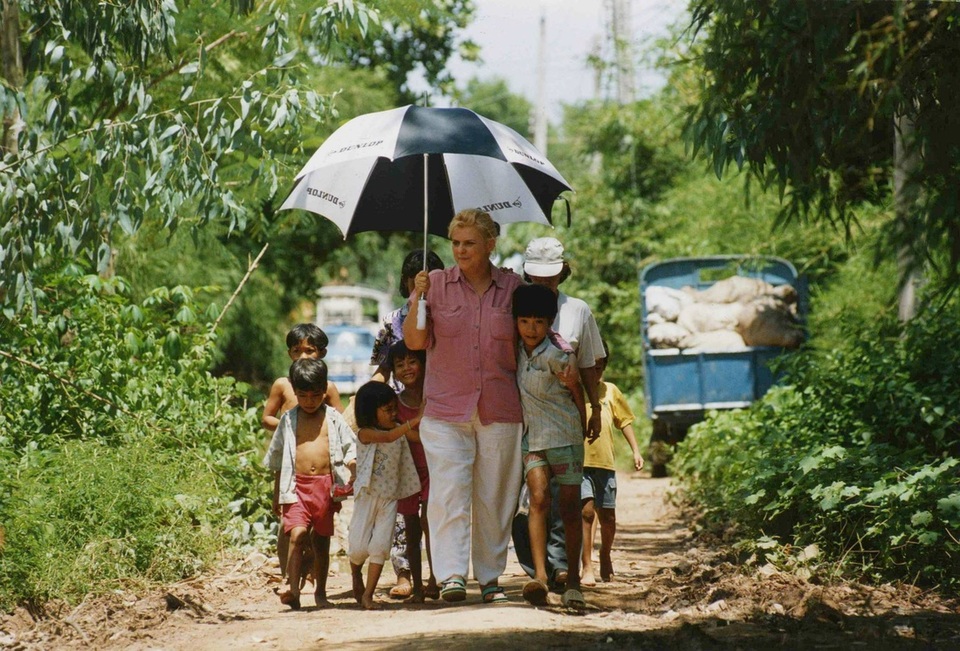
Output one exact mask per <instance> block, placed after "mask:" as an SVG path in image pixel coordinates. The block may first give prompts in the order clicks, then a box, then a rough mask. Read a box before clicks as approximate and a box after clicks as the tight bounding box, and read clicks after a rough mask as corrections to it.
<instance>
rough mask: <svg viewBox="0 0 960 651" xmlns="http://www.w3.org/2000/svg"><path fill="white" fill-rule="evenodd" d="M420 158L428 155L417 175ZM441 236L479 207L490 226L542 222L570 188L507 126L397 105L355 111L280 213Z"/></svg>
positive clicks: (463, 113) (344, 227)
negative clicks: (457, 216) (300, 212)
mask: <svg viewBox="0 0 960 651" xmlns="http://www.w3.org/2000/svg"><path fill="white" fill-rule="evenodd" d="M424 155H426V156H427V159H428V171H427V178H426V179H424V169H423V167H424V163H423V159H424ZM425 181H426V182H427V187H426V189H427V192H428V201H429V211H428V220H427V230H428V232H430V233H433V234H435V235H440V236H444V237H445V236H446V235H447V226H448V224H449V222H450V220H451V219H452V218H453V216H454V215H455V214H456V213H457V212H459V211H460V210H463V209H466V208H479V209H481V210H484V211H486V212H488V213H490V215H491V216H492V217H493V219H494V220H496V221H497V222H498V223H501V224H506V223H511V222H518V221H535V222H540V223H543V224H549V223H550V210H551V207H552V205H553V202H554V200H555V199H556V198H557V197H558V196H559V195H560V193H562V192H564V191H566V190H570V189H571V188H570V186H569V184H567V182H566V180H565V179H564V178H563V177H562V176H561V175H560V173H559V172H558V171H557V170H556V168H554V166H553V165H552V164H551V163H550V162H549V161H548V160H547V159H546V158H545V157H544V156H543V155H542V154H540V152H539V151H538V150H537V149H536V148H535V147H534V146H533V145H531V144H530V143H529V142H527V141H526V140H525V139H524V138H523V137H522V136H521V135H520V134H518V133H517V132H516V131H514V130H513V129H510V128H509V127H506V126H504V125H502V124H500V123H499V122H494V121H492V120H488V119H486V118H484V117H482V116H479V115H477V114H476V113H474V112H473V111H471V110H469V109H464V108H421V107H417V106H405V107H401V108H397V109H392V110H389V111H381V112H379V113H371V114H367V115H362V116H359V117H356V118H354V119H352V120H350V121H348V122H347V123H346V124H344V125H343V126H342V127H340V128H339V129H337V130H336V131H335V132H334V133H333V134H331V135H330V137H329V138H327V140H326V141H325V142H324V143H323V145H321V147H320V148H319V149H318V150H317V152H316V153H315V154H314V155H313V156H312V157H311V158H310V160H309V161H308V162H307V164H306V165H305V166H304V167H303V169H302V170H301V171H300V173H299V174H298V175H297V181H296V183H295V185H294V188H293V190H292V191H291V192H290V195H289V196H288V197H287V199H286V201H284V203H283V205H281V207H280V208H281V209H290V208H302V209H304V210H309V211H311V212H315V213H318V214H320V215H323V216H324V217H326V218H327V219H329V220H330V221H332V222H334V223H335V224H336V225H337V227H339V229H340V231H341V232H342V233H343V235H344V237H346V236H347V235H349V234H350V233H358V232H362V231H422V230H423V229H424V205H423V203H424V199H423V196H424V182H425Z"/></svg>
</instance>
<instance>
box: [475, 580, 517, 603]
mask: <svg viewBox="0 0 960 651" xmlns="http://www.w3.org/2000/svg"><path fill="white" fill-rule="evenodd" d="M480 596H481V597H483V603H485V604H492V605H494V606H502V605H504V604H508V603H510V600H509V599H507V595H506V593H504V591H503V588H501V587H500V586H498V585H488V586H487V587H486V588H483V589H482V590H481V591H480Z"/></svg>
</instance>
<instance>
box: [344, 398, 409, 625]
mask: <svg viewBox="0 0 960 651" xmlns="http://www.w3.org/2000/svg"><path fill="white" fill-rule="evenodd" d="M355 401H356V402H355V404H356V415H357V425H359V427H360V431H359V432H357V438H358V439H359V441H360V443H359V444H358V445H357V479H356V481H355V482H354V490H355V491H356V498H355V500H354V507H353V517H352V518H351V520H350V534H349V536H348V538H347V544H348V548H349V555H350V569H351V572H352V574H353V596H354V598H355V599H356V600H357V603H359V604H360V605H361V606H363V607H364V608H365V609H367V610H371V609H374V608H377V605H376V603H375V602H374V599H373V594H374V591H375V590H376V589H377V582H378V581H379V580H380V573H381V572H382V571H383V564H384V562H385V561H386V560H387V558H388V557H389V555H390V544H391V542H392V540H393V526H394V522H395V520H396V518H397V500H398V499H401V498H404V497H407V496H409V495H413V494H414V493H417V492H418V491H419V490H420V477H419V475H418V474H417V468H416V465H415V464H414V461H413V457H412V456H411V455H410V446H409V445H408V444H407V442H406V441H404V440H401V439H403V438H404V436H406V435H407V434H409V433H410V432H411V431H413V430H414V429H415V428H416V427H417V425H418V424H419V423H420V415H419V414H418V415H417V416H415V417H414V418H412V419H410V420H408V421H407V422H405V423H403V424H402V425H398V424H397V394H396V393H394V392H393V389H391V388H390V387H389V386H387V385H386V384H383V383H382V382H368V383H366V384H364V385H363V386H362V387H360V389H359V390H358V391H357V395H356V399H355ZM368 560H369V562H370V566H369V567H368V568H367V581H366V585H364V581H363V564H364V563H365V562H366V561H368Z"/></svg>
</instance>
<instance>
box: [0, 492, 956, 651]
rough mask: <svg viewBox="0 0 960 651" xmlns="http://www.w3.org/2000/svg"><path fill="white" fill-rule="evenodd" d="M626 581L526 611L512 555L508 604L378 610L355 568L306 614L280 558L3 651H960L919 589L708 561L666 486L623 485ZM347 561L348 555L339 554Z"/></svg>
mask: <svg viewBox="0 0 960 651" xmlns="http://www.w3.org/2000/svg"><path fill="white" fill-rule="evenodd" d="M618 482H619V494H618V504H617V515H618V519H619V521H620V524H619V533H618V537H617V544H616V549H614V552H613V560H614V570H615V573H616V576H615V580H614V581H612V582H609V583H600V584H598V585H597V587H596V588H593V589H587V590H585V596H586V598H587V602H588V604H589V608H588V610H587V612H586V613H585V614H583V615H575V614H571V613H568V612H566V611H565V610H564V609H563V608H561V607H560V605H559V596H558V595H551V603H550V605H549V606H547V607H545V608H539V609H538V608H533V607H531V606H529V605H526V604H524V603H523V601H522V598H521V597H520V588H521V586H522V585H523V583H524V581H525V578H526V577H525V575H523V573H522V571H521V570H520V567H519V566H518V565H517V564H516V561H515V559H514V558H513V555H512V552H511V560H510V564H509V565H508V566H507V571H506V574H505V576H504V577H503V580H502V581H501V584H502V585H504V586H505V587H506V589H507V594H508V596H509V597H510V600H511V603H510V604H509V605H507V606H499V607H493V606H488V605H485V604H483V603H481V601H480V597H479V594H478V589H477V587H476V584H475V583H472V584H471V585H469V586H468V597H467V601H466V602H465V603H463V604H457V605H447V604H443V603H441V602H437V601H428V602H427V603H426V604H423V605H416V606H414V605H408V604H403V603H400V602H397V601H392V600H390V599H388V598H387V597H386V589H387V588H389V587H390V585H392V581H393V575H392V572H390V571H389V570H385V572H384V578H383V580H381V588H382V590H381V592H382V593H383V594H382V596H381V599H382V603H383V606H384V609H383V610H381V611H378V612H365V611H362V610H360V609H359V607H358V606H357V605H356V604H355V602H354V601H353V598H352V596H351V594H350V583H349V570H348V569H347V565H346V562H345V559H342V562H341V563H340V564H339V565H340V567H337V566H336V564H335V565H334V567H332V569H331V576H330V579H329V583H328V592H329V594H330V596H331V598H332V601H333V602H334V604H335V607H334V608H331V609H326V610H319V609H315V608H312V607H311V608H304V609H303V610H301V611H299V612H293V611H290V610H288V609H287V608H285V607H283V606H281V605H280V603H279V601H278V599H277V597H276V595H275V594H274V591H273V589H274V588H275V587H276V586H277V582H276V565H275V561H273V563H271V561H270V559H266V558H265V557H263V556H262V555H252V556H251V557H250V558H248V559H246V560H244V561H242V562H239V563H233V564H230V565H229V566H225V567H224V568H223V570H222V571H221V572H218V573H215V574H211V575H209V576H204V577H201V578H199V579H195V580H192V581H189V582H185V583H181V584H177V585H174V586H170V587H169V588H168V590H167V591H163V592H155V593H152V594H148V595H140V596H137V595H134V594H133V593H130V592H118V593H116V594H113V595H110V596H109V597H105V598H98V599H91V600H88V601H86V602H84V603H83V604H81V605H80V606H78V607H76V608H74V609H72V610H68V609H63V610H62V612H60V613H53V614H52V616H50V617H47V618H42V619H40V620H39V621H34V620H33V618H32V617H31V616H30V614H29V613H26V612H25V611H19V612H18V613H15V614H14V616H13V617H6V618H4V619H2V620H0V647H3V648H10V649H49V648H55V647H60V648H62V647H70V648H97V649H133V650H140V651H146V650H158V649H169V650H175V649H189V650H192V651H193V650H201V649H210V650H217V649H222V650H224V651H227V650H229V651H242V650H246V649H265V650H273V649H313V648H321V647H322V648H340V649H361V648H363V649H368V648H381V649H435V648H444V649H451V648H452V649H471V650H473V649H481V648H483V649H486V648H510V649H514V648H524V647H528V648H565V649H579V648H603V649H640V648H644V649H658V648H671V649H736V648H745V649H752V648H759V647H762V646H771V645H772V646H774V647H777V648H796V649H807V648H818V649H849V648H864V649H876V648H891V649H930V648H937V649H939V648H942V649H957V648H960V611H958V607H957V604H956V603H948V602H945V601H943V600H939V599H938V598H937V597H936V596H934V595H931V594H923V593H921V592H920V591H917V590H915V589H910V588H900V589H894V588H893V587H890V586H881V587H878V588H868V587H865V586H861V585H859V584H840V585H831V586H823V585H816V584H814V583H812V582H810V581H807V580H805V579H802V578H800V577H797V576H794V575H788V574H782V573H779V572H776V571H775V570H773V569H772V568H762V569H761V571H759V572H751V573H749V574H748V573H745V572H741V571H739V570H738V568H737V567H736V566H735V565H734V564H732V562H731V561H733V560H734V557H733V555H732V554H731V553H730V552H727V551H723V550H721V549H716V548H707V547H706V545H705V543H704V542H703V541H701V540H698V539H697V538H696V537H695V536H693V535H692V533H691V532H690V530H689V529H688V528H687V525H686V524H685V523H684V521H683V520H682V518H681V516H680V514H679V513H678V512H677V510H676V509H675V508H673V507H672V506H670V505H669V504H668V502H667V501H665V496H666V494H667V491H668V490H669V489H670V480H669V479H650V478H649V477H647V476H644V475H643V474H640V473H636V474H623V473H621V474H619V475H618ZM341 558H342V557H341Z"/></svg>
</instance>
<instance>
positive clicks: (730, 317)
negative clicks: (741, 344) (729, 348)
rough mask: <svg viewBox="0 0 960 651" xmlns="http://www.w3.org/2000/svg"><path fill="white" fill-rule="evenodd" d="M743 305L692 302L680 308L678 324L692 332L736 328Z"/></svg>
mask: <svg viewBox="0 0 960 651" xmlns="http://www.w3.org/2000/svg"><path fill="white" fill-rule="evenodd" d="M740 308H741V306H740V305H738V304H736V303H731V304H727V303H691V304H690V305H686V306H684V307H683V309H681V310H680V316H678V317H677V324H678V325H681V326H683V327H684V328H686V329H687V330H689V331H690V332H713V331H714V330H731V331H732V330H735V329H736V327H737V315H738V314H739V313H740Z"/></svg>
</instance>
